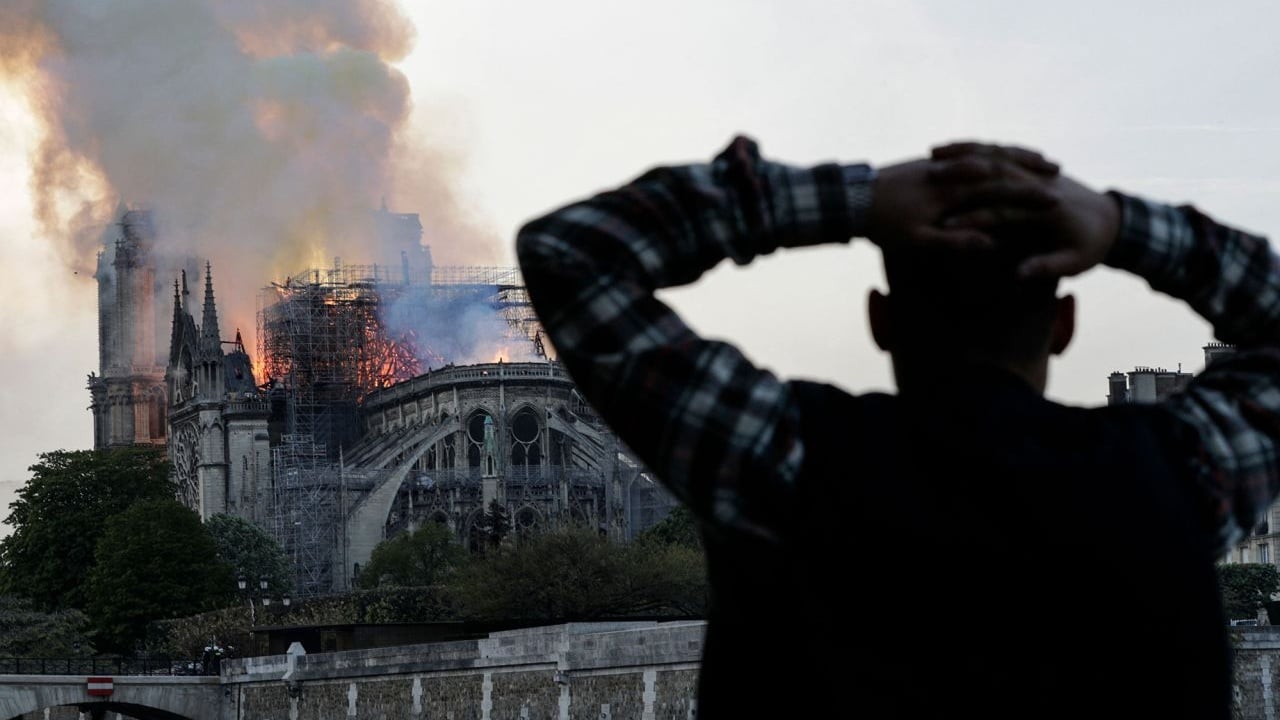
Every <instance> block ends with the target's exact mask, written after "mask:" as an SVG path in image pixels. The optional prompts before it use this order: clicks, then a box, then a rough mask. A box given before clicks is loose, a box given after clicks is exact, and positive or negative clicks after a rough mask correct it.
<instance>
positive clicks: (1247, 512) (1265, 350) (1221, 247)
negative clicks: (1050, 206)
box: [1107, 194, 1280, 554]
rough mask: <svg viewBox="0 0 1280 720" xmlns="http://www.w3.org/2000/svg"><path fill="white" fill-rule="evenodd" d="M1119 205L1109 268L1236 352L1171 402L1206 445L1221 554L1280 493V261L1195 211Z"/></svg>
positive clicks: (1200, 453)
mask: <svg viewBox="0 0 1280 720" xmlns="http://www.w3.org/2000/svg"><path fill="white" fill-rule="evenodd" d="M1113 196H1114V197H1116V198H1117V199H1118V200H1119V202H1120V206H1121V209H1122V215H1123V222H1122V227H1121V234H1120V237H1119V239H1118V240H1117V242H1116V246H1115V248H1114V249H1113V250H1112V252H1111V255H1110V256H1109V257H1108V259H1107V262H1108V264H1111V265H1114V266H1116V267H1119V268H1122V269H1126V270H1131V271H1133V272H1135V273H1137V274H1139V275H1141V276H1143V277H1144V278H1146V279H1147V281H1148V282H1149V283H1150V284H1151V287H1152V288H1154V289H1156V290H1160V291H1162V292H1165V293H1168V294H1170V295H1172V296H1174V297H1178V298H1181V299H1183V300H1185V301H1186V302H1187V303H1188V304H1190V305H1191V307H1192V308H1194V309H1195V310H1196V312H1198V313H1200V315H1202V316H1204V318H1205V319H1207V320H1208V321H1209V322H1210V323H1212V324H1213V327H1214V333H1215V335H1216V336H1217V338H1218V339H1219V340H1221V341H1222V342H1225V343H1231V344H1234V345H1235V346H1236V348H1237V350H1236V352H1235V353H1234V354H1233V355H1230V356H1227V357H1224V358H1222V359H1219V360H1215V361H1214V363H1213V364H1212V365H1210V366H1209V367H1208V368H1206V369H1205V371H1204V372H1202V373H1201V374H1200V375H1198V376H1196V378H1195V379H1194V380H1193V381H1192V382H1191V383H1190V384H1189V385H1188V387H1187V388H1186V390H1185V391H1184V392H1182V393H1179V394H1177V395H1174V396H1173V397H1171V398H1170V399H1169V400H1168V401H1167V404H1168V407H1169V409H1170V410H1172V411H1173V412H1174V413H1175V414H1176V415H1178V416H1179V417H1180V418H1181V419H1182V420H1183V421H1185V422H1186V423H1188V424H1189V425H1190V426H1191V427H1193V428H1194V429H1195V431H1196V434H1197V435H1198V437H1199V438H1200V443H1199V447H1196V448H1189V451H1190V452H1191V455H1192V457H1191V458H1190V462H1192V464H1193V466H1194V471H1195V474H1196V476H1197V477H1198V478H1199V480H1200V487H1201V488H1202V489H1203V490H1204V491H1205V495H1206V502H1207V503H1208V505H1209V510H1210V512H1211V514H1212V517H1213V519H1214V525H1215V528H1214V529H1215V532H1216V538H1215V540H1216V542H1217V544H1218V547H1217V550H1218V553H1219V554H1221V553H1223V552H1226V550H1227V549H1229V548H1230V547H1231V546H1232V545H1233V544H1235V543H1236V542H1237V541H1238V540H1239V539H1240V538H1241V537H1242V536H1243V535H1244V534H1245V533H1246V532H1248V531H1249V530H1250V529H1252V528H1253V527H1255V526H1256V525H1257V524H1258V521H1259V520H1261V518H1262V516H1263V514H1264V513H1265V512H1266V510H1267V508H1268V507H1269V506H1270V505H1271V503H1272V501H1273V500H1275V498H1276V495H1277V493H1278V492H1280V258H1278V257H1277V255H1276V254H1275V252H1273V251H1272V249H1271V246H1270V244H1269V243H1268V242H1267V240H1266V238H1263V237H1259V236H1256V235H1250V234H1248V233H1245V232H1242V231H1240V230H1235V229H1233V228H1229V227H1226V226H1223V225H1219V224H1218V223H1216V222H1214V221H1213V220H1212V219H1210V218H1209V217H1207V216H1205V215H1204V214H1202V213H1200V212H1199V211H1197V210H1196V209H1195V208H1192V207H1171V206H1167V205H1160V204H1157V203H1151V202H1147V201H1145V200H1141V199H1138V198H1133V197H1126V196H1123V195H1119V194H1113Z"/></svg>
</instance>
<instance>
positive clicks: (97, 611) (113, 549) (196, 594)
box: [89, 499, 235, 651]
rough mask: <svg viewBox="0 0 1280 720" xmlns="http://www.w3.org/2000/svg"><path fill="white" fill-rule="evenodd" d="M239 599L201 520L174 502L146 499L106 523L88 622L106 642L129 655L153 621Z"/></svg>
mask: <svg viewBox="0 0 1280 720" xmlns="http://www.w3.org/2000/svg"><path fill="white" fill-rule="evenodd" d="M234 594H235V576H234V573H233V571H232V569H231V568H230V567H229V566H227V565H226V564H225V563H223V562H221V561H219V560H218V557H217V547H216V546H215V544H214V541H213V538H212V537H211V536H210V535H209V532H208V530H206V529H205V528H204V526H203V525H202V524H201V523H200V517H199V516H198V515H196V514H195V513H194V512H192V511H191V510H188V509H187V508H185V507H183V506H182V505H180V504H179V503H178V502H177V501H175V500H172V499H164V500H149V501H146V502H140V503H136V504H135V505H133V507H131V508H129V509H128V510H126V511H125V512H123V513H120V514H119V515H116V516H115V517H113V518H111V519H110V520H109V521H108V522H107V527H106V529H105V531H104V532H103V534H102V539H101V540H100V541H99V542H98V549H97V553H96V564H95V565H94V568H93V571H92V573H91V574H90V576H89V597H90V601H89V617H90V618H91V619H92V620H93V623H94V627H95V628H96V630H97V633H98V635H97V637H98V638H99V640H100V644H101V645H103V646H104V647H107V648H110V649H114V650H119V651H124V650H128V649H131V648H132V646H133V644H134V642H136V641H138V640H141V639H142V638H143V637H144V635H145V631H146V626H147V623H148V621H151V620H157V619H164V618H172V617H178V616H181V615H185V614H190V613H192V612H200V611H203V610H208V609H212V608H215V607H219V606H221V605H223V604H225V603H226V602H228V601H229V600H230V599H231V598H232V597H233V596H234Z"/></svg>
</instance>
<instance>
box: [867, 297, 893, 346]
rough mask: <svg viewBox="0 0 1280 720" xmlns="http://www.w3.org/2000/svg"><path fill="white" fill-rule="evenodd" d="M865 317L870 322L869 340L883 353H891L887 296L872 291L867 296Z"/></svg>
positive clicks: (891, 332) (891, 337)
mask: <svg viewBox="0 0 1280 720" xmlns="http://www.w3.org/2000/svg"><path fill="white" fill-rule="evenodd" d="M867 317H868V319H869V320H870V321H871V338H872V339H873V340H875V341H876V346H877V347H879V348H880V349H881V350H884V351H885V352H892V351H893V324H892V323H891V322H890V320H889V296H888V295H884V294H882V293H881V292H880V291H879V290H872V291H871V294H870V295H868V296H867Z"/></svg>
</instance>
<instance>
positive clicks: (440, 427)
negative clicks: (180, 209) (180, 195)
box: [89, 205, 674, 595]
mask: <svg viewBox="0 0 1280 720" xmlns="http://www.w3.org/2000/svg"><path fill="white" fill-rule="evenodd" d="M372 217H373V220H372V225H373V229H374V232H375V233H377V235H378V236H379V237H380V238H381V240H382V242H380V243H378V246H379V247H382V248H383V249H384V251H385V250H386V249H387V248H391V249H394V250H396V251H398V258H395V261H394V262H391V263H383V264H370V265H350V264H344V263H343V262H342V260H341V259H335V260H334V262H333V264H332V265H331V266H328V267H323V268H311V269H307V270H304V271H302V272H299V273H297V274H295V275H292V276H290V277H288V278H285V279H284V280H283V281H280V282H274V283H271V284H270V285H268V286H267V287H266V288H264V289H263V290H262V292H261V294H260V297H259V298H258V307H259V310H258V313H257V328H256V331H257V346H256V348H254V352H253V354H252V355H251V354H250V351H249V349H248V348H246V347H245V344H244V342H243V341H242V335H241V332H240V330H239V329H235V330H234V332H233V333H232V334H231V336H230V337H231V339H227V338H228V334H227V333H226V332H224V328H223V327H222V326H221V325H220V322H219V316H218V303H217V297H216V295H215V291H214V288H215V273H216V270H217V268H216V261H212V262H211V261H205V262H204V263H200V262H199V261H198V260H197V259H196V258H192V257H178V258H175V257H170V256H168V255H166V254H165V253H164V252H163V243H162V242H161V241H160V240H159V238H158V237H157V232H156V228H155V227H154V224H153V216H152V214H151V213H150V212H149V211H146V210H141V209H129V208H127V207H125V206H123V205H122V206H121V208H120V209H119V210H118V211H117V215H116V222H115V223H114V224H112V225H111V226H110V227H109V228H108V231H107V233H106V234H105V236H104V238H103V245H102V248H101V250H100V253H99V256H98V268H97V273H96V279H97V282H98V318H99V325H98V328H99V370H98V372H97V373H96V374H90V376H89V391H90V396H91V406H90V409H91V411H92V413H93V418H94V445H95V447H97V448H106V447H113V446H121V445H133V444H151V445H159V446H165V447H167V450H168V454H169V458H170V460H171V461H172V463H173V470H174V477H175V478H176V480H177V482H178V486H179V492H180V495H181V499H182V500H183V502H185V503H186V504H187V505H188V506H189V507H191V508H192V509H194V510H197V511H198V512H199V513H200V514H201V517H204V518H207V517H209V516H210V515H213V514H217V513H229V514H232V515H236V516H239V517H243V518H246V519H248V520H250V521H252V522H254V523H256V524H258V525H259V526H261V527H262V528H264V529H265V530H266V531H267V532H269V533H270V534H272V535H273V536H274V537H275V538H276V539H277V540H278V541H279V542H280V543H281V545H282V547H283V548H284V550H285V552H286V553H287V554H288V556H289V557H290V558H292V560H293V562H294V570H295V580H296V585H297V587H296V588H295V591H296V592H297V593H298V594H300V595H315V594H323V593H328V592H334V591H341V590H345V589H348V588H350V587H352V585H353V584H354V582H355V580H356V578H357V576H358V574H359V571H360V567H361V566H362V565H363V564H365V563H367V561H368V559H369V556H370V554H371V553H372V551H373V548H374V546H376V545H377V544H378V543H379V542H381V541H382V540H383V539H385V538H388V537H391V536H393V535H395V534H396V533H399V532H402V531H406V530H411V529H413V528H415V527H417V526H419V525H420V524H422V523H424V522H438V523H442V524H444V525H445V526H447V527H448V528H450V530H451V531H452V532H453V533H455V535H456V536H457V537H458V538H459V540H460V541H461V542H463V543H464V544H472V543H475V542H479V537H478V532H479V528H480V527H481V525H482V519H483V517H484V513H485V512H486V511H487V510H490V509H492V508H497V509H499V511H500V512H503V513H505V514H506V515H507V517H508V519H509V521H510V525H511V527H512V530H513V535H514V536H515V537H517V538H518V537H519V536H520V535H522V534H525V533H533V532H538V531H539V530H543V529H549V528H554V527H558V526H563V525H566V524H570V523H576V524H582V525H586V526H588V527H592V528H595V529H598V530H599V531H600V532H601V533H603V534H607V535H609V536H611V537H613V538H615V539H619V540H626V539H630V538H631V537H633V536H634V535H635V534H636V533H638V532H640V531H641V530H643V529H645V528H646V527H649V526H650V525H652V524H653V523H655V522H657V521H658V520H660V519H661V518H662V517H663V516H664V515H665V514H666V512H667V511H669V509H670V508H671V507H672V504H673V502H674V501H673V500H672V499H671V498H670V496H669V495H667V494H666V493H665V492H664V491H663V490H662V489H661V487H660V486H659V485H658V484H657V483H656V482H655V480H654V478H653V477H652V476H651V474H650V473H649V472H648V471H647V470H646V469H645V468H644V467H643V466H641V465H640V463H639V462H638V461H636V460H635V459H634V458H633V457H632V456H631V454H630V453H629V452H628V451H627V449H626V448H625V447H623V446H622V445H621V444H620V443H619V441H618V439H617V437H616V436H615V435H614V434H613V433H612V432H611V431H610V430H609V429H608V427H607V426H605V425H604V424H603V423H602V422H601V421H600V420H599V418H597V417H596V415H595V414H594V412H593V411H592V410H591V408H590V406H589V405H588V404H587V403H586V402H585V401H584V400H583V399H582V397H581V395H580V394H579V393H578V391H577V389H576V388H575V387H574V384H573V382H572V380H571V379H570V378H569V376H568V375H567V374H566V372H565V371H564V369H563V368H562V367H561V366H560V365H559V364H558V363H556V362H554V361H553V360H550V359H548V357H547V349H546V348H545V347H544V345H543V342H542V331H541V328H540V326H539V324H538V321H537V318H536V317H535V316H534V314H533V312H532V310H531V308H530V306H529V302H528V298H527V295H526V294H525V291H524V288H523V286H522V283H521V280H520V277H519V273H518V272H517V271H516V270H515V269H512V268H497V267H460V266H437V265H434V264H433V263H432V260H431V254H430V250H429V248H428V247H427V246H425V245H423V243H422V226H421V223H420V222H419V219H418V216H417V215H416V214H402V213H391V212H388V211H387V210H386V208H385V207H384V208H383V209H382V210H381V211H378V212H375V213H373V216H372ZM192 286H195V290H196V293H195V297H193V293H192ZM166 339H167V342H166Z"/></svg>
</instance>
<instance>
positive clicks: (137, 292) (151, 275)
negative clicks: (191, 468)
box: [89, 203, 168, 448]
mask: <svg viewBox="0 0 1280 720" xmlns="http://www.w3.org/2000/svg"><path fill="white" fill-rule="evenodd" d="M154 245H155V230H154V228H153V226H152V218H151V214H150V213H149V212H147V211H143V210H129V209H128V208H126V207H125V206H124V204H123V203H122V204H121V206H120V209H119V210H118V211H117V221H116V222H115V223H113V224H112V225H111V226H109V227H108V229H107V231H106V233H105V234H104V236H103V248H102V250H101V252H99V254H98V270H97V272H96V273H95V275H94V277H95V278H96V279H97V281H98V373H97V374H90V375H89V394H90V398H91V402H90V409H91V410H92V412H93V446H94V447H95V448H107V447H118V446H123V445H163V444H164V443H165V433H166V422H165V413H166V409H167V406H168V402H167V398H166V395H165V383H164V364H165V362H164V353H163V350H158V348H157V342H156V337H157V334H158V333H162V332H163V330H164V328H163V325H164V324H165V323H164V322H163V316H160V317H159V318H158V317H157V315H156V307H157V306H158V305H160V304H161V303H162V302H163V298H164V296H165V293H166V290H165V285H164V283H161V284H159V285H157V282H156V265H155V253H154Z"/></svg>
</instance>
